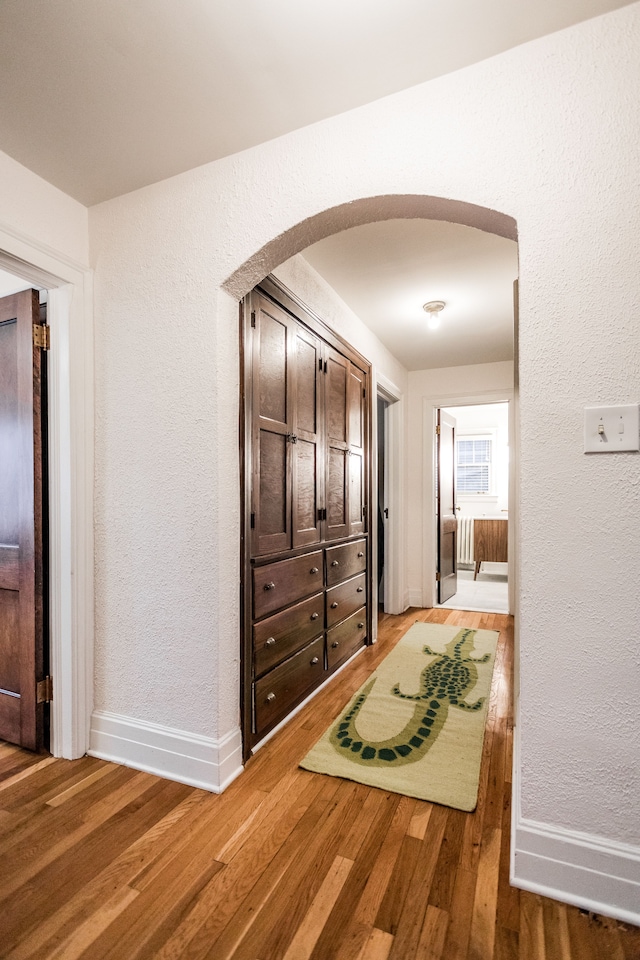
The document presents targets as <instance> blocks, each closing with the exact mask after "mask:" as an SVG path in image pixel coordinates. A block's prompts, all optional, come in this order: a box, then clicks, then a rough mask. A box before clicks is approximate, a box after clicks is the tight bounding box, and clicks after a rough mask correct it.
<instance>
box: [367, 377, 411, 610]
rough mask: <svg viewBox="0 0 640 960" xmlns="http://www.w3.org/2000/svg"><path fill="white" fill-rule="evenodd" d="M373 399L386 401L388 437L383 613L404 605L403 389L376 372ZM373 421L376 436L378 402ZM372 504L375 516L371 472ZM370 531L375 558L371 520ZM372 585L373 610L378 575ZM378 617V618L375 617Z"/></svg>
mask: <svg viewBox="0 0 640 960" xmlns="http://www.w3.org/2000/svg"><path fill="white" fill-rule="evenodd" d="M375 387H376V398H377V397H381V398H382V399H383V400H386V402H387V403H388V404H389V406H388V407H387V409H386V417H385V427H386V434H387V436H386V440H387V458H386V460H387V464H386V467H387V470H388V474H387V481H388V482H387V497H386V499H387V504H388V506H389V520H388V523H387V533H388V543H387V546H386V550H385V554H386V556H385V560H386V573H385V590H384V594H385V595H384V609H385V612H386V613H393V614H399V613H403V612H404V610H405V609H406V607H405V606H404V605H403V600H404V585H405V575H404V553H405V551H404V530H405V524H404V514H403V499H404V498H403V496H402V490H403V486H404V469H405V466H404V417H405V402H404V395H403V393H402V390H400V388H399V387H397V386H396V385H395V383H393V382H392V381H391V380H389V379H388V377H385V375H384V374H382V373H378V372H377V371H376V375H375ZM374 406H375V408H376V411H375V414H376V420H375V421H374V430H375V434H374V436H375V437H376V438H377V435H378V434H377V404H375V405H374ZM372 496H373V503H374V504H375V505H376V512H375V517H376V518H377V504H378V484H377V474H376V473H374V489H373V491H372ZM372 525H373V530H372V534H373V537H372V540H373V543H372V549H373V555H374V557H376V556H377V548H378V544H377V540H378V524H377V519H374V522H373V524H372ZM374 587H375V588H376V590H375V591H374V592H375V593H376V597H375V598H372V602H373V600H374V599H375V606H373V609H374V611H375V610H377V609H378V606H377V576H376V578H375V583H374ZM374 619H377V618H374Z"/></svg>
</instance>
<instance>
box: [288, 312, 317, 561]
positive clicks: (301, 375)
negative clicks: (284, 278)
mask: <svg viewBox="0 0 640 960" xmlns="http://www.w3.org/2000/svg"><path fill="white" fill-rule="evenodd" d="M322 364H323V361H322V348H321V344H320V340H319V339H318V337H316V336H315V335H314V334H313V333H311V332H310V331H309V330H307V329H306V328H305V327H303V326H301V325H300V324H296V332H295V352H294V357H293V378H294V414H293V441H294V442H293V444H292V447H291V459H292V471H293V476H292V521H291V524H292V546H294V547H303V546H306V545H307V544H310V543H319V541H320V534H321V520H320V504H319V502H318V499H319V492H320V490H321V489H322V487H323V470H324V464H323V462H322V458H321V456H320V449H321V441H322V434H323V431H322V404H321V391H320V378H321V377H322Z"/></svg>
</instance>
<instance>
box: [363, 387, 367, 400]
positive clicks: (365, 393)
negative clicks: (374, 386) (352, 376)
mask: <svg viewBox="0 0 640 960" xmlns="http://www.w3.org/2000/svg"><path fill="white" fill-rule="evenodd" d="M362 399H363V400H366V399H367V391H366V390H365V388H364V387H363V388H362Z"/></svg>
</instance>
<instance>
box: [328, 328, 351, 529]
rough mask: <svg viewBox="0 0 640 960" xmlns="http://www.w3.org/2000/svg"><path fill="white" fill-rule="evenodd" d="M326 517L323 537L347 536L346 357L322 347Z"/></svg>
mask: <svg viewBox="0 0 640 960" xmlns="http://www.w3.org/2000/svg"><path fill="white" fill-rule="evenodd" d="M325 357H326V360H325V378H324V379H325V383H324V404H325V435H326V472H325V503H326V507H325V509H326V520H325V522H324V539H325V540H338V539H339V538H340V537H346V536H348V535H349V444H348V433H349V421H348V411H349V367H350V363H349V361H348V360H347V358H346V357H343V355H342V354H341V353H338V351H337V350H334V349H333V347H329V346H327V347H326V350H325Z"/></svg>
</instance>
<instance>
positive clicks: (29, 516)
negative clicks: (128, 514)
mask: <svg viewBox="0 0 640 960" xmlns="http://www.w3.org/2000/svg"><path fill="white" fill-rule="evenodd" d="M38 323H39V304H38V294H37V292H36V291H34V290H26V291H24V292H22V293H18V294H14V295H13V296H10V297H5V298H3V299H2V300H0V737H1V738H2V739H3V740H8V741H10V742H11V743H17V744H20V745H21V746H23V747H27V748H28V749H30V750H37V749H40V748H41V747H42V745H43V727H44V704H43V703H37V699H38V698H37V694H36V683H37V681H39V680H42V679H43V671H44V652H45V651H44V637H43V594H44V591H43V544H42V536H43V533H42V423H41V356H40V348H39V347H35V346H34V338H33V328H34V324H38Z"/></svg>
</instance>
